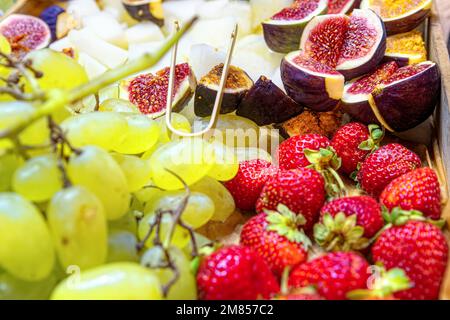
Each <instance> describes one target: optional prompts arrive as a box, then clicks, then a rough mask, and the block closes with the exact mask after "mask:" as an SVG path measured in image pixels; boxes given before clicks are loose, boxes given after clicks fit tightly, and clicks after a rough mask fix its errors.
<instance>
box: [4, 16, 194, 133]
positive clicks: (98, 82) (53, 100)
mask: <svg viewBox="0 0 450 320" xmlns="http://www.w3.org/2000/svg"><path fill="white" fill-rule="evenodd" d="M196 20H197V17H194V18H192V19H190V20H189V21H187V22H186V23H185V24H184V25H183V27H182V28H181V29H180V30H179V31H178V32H176V33H174V34H173V35H172V36H171V37H169V38H168V39H167V40H166V41H165V43H164V44H163V45H162V46H161V48H159V49H158V50H157V51H156V52H154V53H146V54H144V55H142V56H141V57H140V58H138V59H136V60H134V61H130V62H128V63H127V64H125V65H122V66H120V67H118V68H116V69H112V70H109V71H107V72H105V73H104V74H102V75H101V76H99V77H97V78H95V79H93V80H92V81H90V82H88V83H86V84H83V85H81V86H79V87H77V88H75V89H72V90H70V91H67V90H60V89H53V90H49V91H48V92H47V93H46V95H45V102H44V103H43V104H42V105H41V106H39V107H38V108H36V112H35V113H34V114H33V115H32V116H31V117H29V118H27V119H25V120H24V121H21V122H18V123H16V124H15V125H13V126H12V127H10V128H8V129H7V130H4V131H1V132H0V139H3V138H10V137H12V136H14V135H17V134H18V133H20V132H21V131H22V130H24V129H25V128H26V127H27V126H28V125H30V124H31V123H33V122H34V121H36V120H38V119H40V118H42V117H45V116H48V115H50V114H52V113H53V112H55V111H57V110H58V109H61V108H63V107H64V106H66V105H68V104H73V103H76V102H78V101H80V100H81V99H83V98H85V97H87V96H89V95H92V94H96V93H97V92H98V91H99V90H100V89H102V88H105V87H107V86H109V85H111V84H114V83H116V82H118V81H120V80H122V79H124V78H127V77H129V76H132V75H133V74H135V73H138V72H140V71H143V70H145V69H148V68H150V67H151V66H153V65H155V64H156V63H158V62H159V61H160V60H161V58H162V57H164V55H165V54H166V53H167V52H168V51H169V50H170V48H172V46H173V45H174V44H175V43H176V42H177V41H178V40H179V39H180V38H181V37H182V36H183V35H184V34H185V33H186V31H188V30H189V29H190V28H191V26H192V25H193V24H194V22H195V21H196ZM31 85H32V84H31ZM32 87H33V85H32Z"/></svg>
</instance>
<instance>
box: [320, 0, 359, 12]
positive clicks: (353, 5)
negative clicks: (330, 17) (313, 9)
mask: <svg viewBox="0 0 450 320" xmlns="http://www.w3.org/2000/svg"><path fill="white" fill-rule="evenodd" d="M360 4H361V0H354V1H353V4H352V6H351V7H350V8H349V9H348V10H347V11H345V12H329V11H328V14H330V13H345V14H350V13H351V12H352V11H353V9H357V8H359V5H360Z"/></svg>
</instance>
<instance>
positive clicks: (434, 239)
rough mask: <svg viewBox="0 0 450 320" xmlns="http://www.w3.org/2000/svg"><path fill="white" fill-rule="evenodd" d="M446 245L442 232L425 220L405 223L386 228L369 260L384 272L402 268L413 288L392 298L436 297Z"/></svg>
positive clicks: (445, 255) (422, 298)
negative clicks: (378, 265) (377, 264)
mask: <svg viewBox="0 0 450 320" xmlns="http://www.w3.org/2000/svg"><path fill="white" fill-rule="evenodd" d="M447 252H448V247H447V242H446V240H445V237H444V235H443V234H442V232H441V230H439V228H437V227H436V226H434V225H432V224H430V223H428V222H424V221H413V220H411V221H407V222H406V223H405V224H403V225H398V226H396V225H394V226H392V227H391V228H388V229H386V230H385V231H383V232H382V233H381V235H380V236H379V237H378V239H377V240H376V242H375V244H374V245H373V247H372V257H373V260H374V261H375V262H377V263H381V264H382V265H383V266H384V267H386V269H391V268H395V267H398V268H401V269H403V270H404V271H405V272H406V274H407V276H408V277H409V279H410V280H411V282H412V286H413V287H412V288H411V289H408V290H405V291H401V292H398V293H396V294H395V295H394V296H395V297H396V298H399V299H406V300H424V299H425V300H430V299H437V298H438V297H439V289H440V286H441V283H442V278H443V276H444V272H445V268H446V264H447Z"/></svg>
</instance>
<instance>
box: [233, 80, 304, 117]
mask: <svg viewBox="0 0 450 320" xmlns="http://www.w3.org/2000/svg"><path fill="white" fill-rule="evenodd" d="M302 111H303V106H301V105H299V104H298V103H296V102H295V101H294V100H292V99H291V98H290V97H289V96H287V95H286V94H285V93H284V92H283V90H281V89H280V88H279V87H277V86H276V85H275V84H274V83H273V82H272V81H270V80H269V79H267V78H266V77H264V76H261V77H260V78H259V79H258V81H256V83H255V84H254V85H253V87H252V88H251V89H250V90H249V91H248V93H247V94H246V96H245V97H244V99H243V100H242V102H241V104H240V105H239V107H238V109H237V111H236V114H237V115H238V116H241V117H245V118H248V119H250V120H253V121H254V122H255V123H256V124H257V125H259V126H265V125H268V124H272V123H279V122H283V121H286V120H288V119H290V118H292V117H293V116H296V115H297V114H299V113H301V112H302Z"/></svg>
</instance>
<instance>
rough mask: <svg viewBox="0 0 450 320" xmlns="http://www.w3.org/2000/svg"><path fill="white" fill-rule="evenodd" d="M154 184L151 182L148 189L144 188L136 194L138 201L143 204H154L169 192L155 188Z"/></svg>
mask: <svg viewBox="0 0 450 320" xmlns="http://www.w3.org/2000/svg"><path fill="white" fill-rule="evenodd" d="M153 185H154V184H153V182H152V181H149V183H148V185H147V187H145V188H142V189H141V190H139V191H136V192H135V193H134V196H135V197H136V199H137V200H138V201H139V202H140V203H143V204H147V203H152V202H154V201H157V200H158V199H159V198H160V197H162V196H163V195H164V194H165V193H166V192H167V191H165V190H161V189H160V188H158V187H154V186H153Z"/></svg>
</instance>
